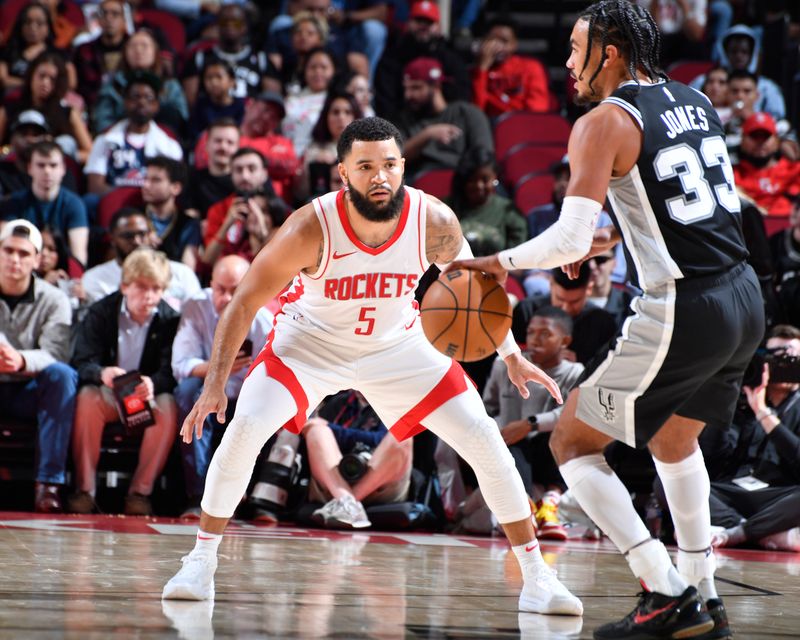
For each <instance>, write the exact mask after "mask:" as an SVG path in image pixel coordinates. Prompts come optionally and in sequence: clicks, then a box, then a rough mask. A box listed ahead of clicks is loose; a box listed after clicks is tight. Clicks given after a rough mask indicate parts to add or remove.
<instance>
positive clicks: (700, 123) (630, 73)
mask: <svg viewBox="0 0 800 640" xmlns="http://www.w3.org/2000/svg"><path fill="white" fill-rule="evenodd" d="M659 43H660V36H659V33H658V29H657V27H656V25H655V22H654V21H653V18H652V17H651V16H650V14H648V13H647V11H645V10H644V9H642V8H641V7H637V6H635V5H632V4H630V3H629V2H627V1H625V0H603V1H602V2H598V3H596V4H594V5H592V6H591V7H589V8H588V9H587V10H586V11H585V12H584V13H583V14H582V15H581V16H580V18H579V19H578V21H577V22H576V24H575V27H574V28H573V31H572V35H571V40H570V44H571V55H570V57H569V60H568V61H567V68H568V69H569V70H570V73H571V74H572V76H573V77H574V78H575V79H576V88H577V93H578V100H579V101H580V102H582V103H599V104H598V105H597V106H596V108H594V109H593V110H592V111H590V112H589V113H588V114H586V115H585V116H583V117H582V118H580V119H579V120H578V121H577V122H576V123H575V127H574V128H573V130H572V134H571V136H570V140H569V158H570V168H571V171H572V174H571V178H570V182H569V187H568V189H567V197H566V198H565V199H564V204H563V207H562V211H561V215H560V218H559V221H558V222H557V223H556V224H555V225H553V226H552V227H550V228H549V229H548V230H547V231H545V232H544V233H543V234H541V235H540V236H537V237H536V238H534V239H533V240H530V241H528V242H526V243H525V244H522V245H519V246H518V247H514V248H512V249H509V250H506V251H502V252H500V253H499V254H497V255H495V256H490V257H486V258H478V259H475V260H470V261H465V262H459V263H455V264H453V265H452V267H451V268H458V267H469V268H476V269H481V270H483V271H486V272H490V273H493V274H495V275H496V276H498V277H499V278H503V277H504V276H505V274H506V272H507V270H511V269H519V268H540V269H542V268H548V267H554V266H557V265H567V266H565V267H564V268H565V269H566V270H567V271H568V272H569V273H574V272H575V270H576V268H577V266H579V265H580V263H581V262H582V261H584V260H586V259H588V258H589V257H591V256H594V255H598V254H599V253H601V252H603V251H607V250H608V249H609V248H611V247H612V246H613V245H614V244H616V243H617V242H618V241H620V240H621V241H622V242H623V244H624V248H625V250H626V253H627V256H628V264H629V265H632V267H633V270H634V271H635V278H636V280H637V283H638V286H639V287H640V288H641V289H642V291H643V292H644V293H643V295H642V296H640V297H638V298H635V299H634V301H633V302H632V304H631V308H632V313H631V315H630V316H629V317H628V318H627V320H626V321H625V324H624V326H623V328H622V330H621V333H620V336H619V337H618V338H617V340H616V343H615V345H614V346H613V348H612V349H611V350H610V351H608V352H607V353H601V354H599V355H598V357H597V358H596V361H595V362H593V363H590V365H589V366H588V367H587V370H586V373H585V374H584V378H583V381H582V383H581V384H580V385H579V387H578V388H577V389H576V390H574V391H573V392H572V394H571V395H570V396H569V399H568V401H567V403H566V405H565V408H564V411H563V413H562V415H561V419H560V421H559V423H558V426H557V427H556V430H555V432H554V434H553V436H552V439H551V447H552V449H553V452H554V454H555V456H556V459H557V460H558V462H559V465H560V467H559V468H560V470H561V473H562V475H563V477H564V480H565V481H566V483H567V485H569V488H570V490H571V491H572V492H573V493H574V494H575V496H576V497H577V498H578V500H579V501H580V504H581V506H582V507H583V508H584V509H585V510H586V512H587V514H588V515H589V516H590V517H591V518H592V520H594V521H595V522H596V523H597V524H598V525H599V526H600V527H601V528H602V529H603V531H605V533H606V534H607V535H608V536H609V537H610V538H611V540H612V541H613V542H614V543H615V544H616V545H617V547H618V548H619V549H620V551H622V552H623V553H624V554H625V557H626V558H627V560H628V563H629V564H630V567H631V569H632V571H633V573H634V574H635V575H636V576H637V578H639V580H640V582H641V583H642V586H643V587H644V592H643V593H642V595H641V598H640V600H639V603H638V604H637V606H636V608H635V609H634V610H633V611H632V612H631V613H630V614H629V615H628V616H627V617H625V618H624V619H622V620H620V621H619V622H614V623H610V624H606V625H603V626H602V627H600V628H599V629H597V630H596V631H595V638H616V639H619V638H689V637H700V638H728V637H730V630H729V628H728V621H727V616H726V614H725V610H724V608H723V605H722V601H721V600H720V599H719V597H718V595H717V593H716V590H715V586H714V568H715V561H714V555H713V552H712V550H711V531H710V515H709V505H708V498H709V479H708V473H707V471H706V468H705V465H704V462H703V456H702V453H701V452H700V449H699V447H698V444H697V437H698V435H699V434H700V432H701V431H702V430H703V428H704V427H705V426H706V425H712V426H715V427H726V426H728V425H729V424H730V420H731V418H732V414H733V410H734V407H735V404H736V399H737V396H738V393H739V387H740V384H741V379H742V375H743V372H744V370H745V368H746V366H747V363H748V362H749V361H750V358H751V356H752V354H753V352H754V351H755V349H756V347H757V345H758V343H759V342H760V340H761V338H762V336H763V334H764V318H763V306H762V300H761V294H760V291H759V286H758V281H757V280H756V277H755V275H754V273H753V271H752V269H751V268H750V267H749V266H747V265H746V263H745V258H746V256H747V251H746V249H745V245H744V240H743V238H742V232H741V228H740V212H739V202H738V198H737V197H736V192H735V189H734V183H733V172H732V170H731V166H730V161H729V159H728V154H727V151H726V147H725V140H724V136H723V131H722V126H721V124H720V122H719V119H718V118H717V115H716V112H715V111H714V108H713V107H712V106H711V104H710V102H709V101H708V100H707V99H706V98H705V96H703V95H702V94H700V93H699V92H696V91H694V90H693V89H690V88H688V87H686V86H685V85H682V84H680V83H677V82H672V81H670V80H669V79H668V78H667V76H666V75H665V74H664V73H663V72H662V71H660V69H659V66H658V52H659ZM606 197H608V200H609V202H610V204H611V208H612V211H613V214H614V222H615V226H614V227H613V228H611V229H610V230H609V229H599V230H596V231H595V228H594V227H595V221H596V218H597V214H598V213H599V212H600V209H601V207H602V203H603V202H604V201H605V200H606ZM614 439H616V440H621V441H624V442H626V443H628V444H630V445H632V446H637V447H645V446H647V447H649V449H650V452H651V454H652V456H653V459H654V461H655V465H656V469H657V471H658V473H659V476H660V477H661V480H662V481H663V484H664V488H665V491H666V495H667V500H668V502H669V507H670V511H671V513H672V518H673V520H674V522H675V532H676V537H677V542H678V547H679V551H678V567H677V569H678V570H677V571H676V569H675V567H674V566H673V565H672V562H671V560H670V557H669V555H668V553H667V551H666V549H665V547H664V545H663V544H662V543H661V542H660V541H658V540H654V539H652V538H651V537H650V534H649V532H648V530H647V528H646V527H645V525H644V523H643V522H642V520H641V519H640V518H639V516H638V515H637V514H636V511H635V510H634V508H633V505H632V503H631V499H630V496H629V494H628V492H627V490H626V489H625V487H624V486H623V485H622V483H621V482H620V480H619V478H618V477H617V476H616V475H615V474H614V472H613V471H612V470H611V469H610V468H609V466H608V465H607V464H606V461H605V459H604V458H603V450H604V449H605V447H606V445H608V444H609V443H610V442H611V441H612V440H614Z"/></svg>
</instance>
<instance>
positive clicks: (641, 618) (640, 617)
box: [633, 601, 678, 624]
mask: <svg viewBox="0 0 800 640" xmlns="http://www.w3.org/2000/svg"><path fill="white" fill-rule="evenodd" d="M676 604H678V603H677V602H676V601H673V602H670V603H669V604H668V605H667V606H666V607H662V608H661V609H656V610H655V611H651V612H650V613H645V614H641V613H637V614H636V615H635V616H633V622H634V624H642V623H643V622H647V621H648V620H652V619H653V618H655V617H656V616H657V615H659V614H661V613H664V612H665V611H669V610H670V609H672V608H673V607H675V605H676Z"/></svg>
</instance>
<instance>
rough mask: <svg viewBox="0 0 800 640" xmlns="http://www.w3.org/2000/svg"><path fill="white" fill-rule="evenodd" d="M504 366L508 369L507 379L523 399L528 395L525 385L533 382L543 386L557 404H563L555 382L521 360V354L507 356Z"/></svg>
mask: <svg viewBox="0 0 800 640" xmlns="http://www.w3.org/2000/svg"><path fill="white" fill-rule="evenodd" d="M506 366H507V368H508V379H509V380H511V383H512V384H513V385H514V386H515V387H516V388H517V390H518V391H519V394H520V395H521V396H522V397H523V398H527V397H528V396H529V395H530V392H529V391H528V387H527V386H526V384H527V383H528V382H531V381H533V382H536V383H537V384H540V385H542V386H544V388H545V389H547V391H548V392H549V393H550V395H551V396H553V398H555V400H556V402H558V404H564V399H563V398H562V397H561V389H559V387H558V384H556V381H555V380H553V379H552V378H551V377H550V376H548V375H547V374H546V373H545V372H544V371H542V370H541V369H540V368H539V367H537V366H536V365H535V364H533V363H532V362H530V361H529V360H526V359H525V358H523V357H522V355H521V354H519V353H515V354H513V355H511V356H508V357H507V358H506Z"/></svg>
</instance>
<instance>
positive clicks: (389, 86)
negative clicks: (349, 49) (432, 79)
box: [373, 0, 472, 120]
mask: <svg viewBox="0 0 800 640" xmlns="http://www.w3.org/2000/svg"><path fill="white" fill-rule="evenodd" d="M439 21H440V15H439V6H438V5H437V4H436V3H435V2H432V1H431V0H422V1H421V2H415V3H414V4H412V5H411V9H410V11H409V15H408V22H407V23H406V28H405V31H404V32H403V33H402V35H401V36H400V37H399V38H396V39H395V40H394V42H391V41H390V42H389V43H388V44H387V45H386V49H385V51H384V52H383V56H382V57H381V60H380V62H379V63H378V69H377V71H376V73H375V79H374V81H373V86H374V88H375V111H376V112H377V113H378V114H380V115H381V116H383V117H385V118H389V119H391V120H394V119H395V116H396V115H397V113H398V111H399V110H400V108H401V106H402V103H403V68H404V67H405V66H406V65H407V64H408V63H409V62H411V61H412V60H413V59H414V58H418V57H420V56H425V57H426V58H435V59H436V60H438V61H439V62H440V63H441V65H442V71H443V74H444V77H445V78H448V80H449V81H448V82H446V83H444V84H443V85H442V93H443V94H444V97H445V100H447V101H448V102H453V101H455V100H465V101H467V102H469V101H470V100H471V98H472V91H471V88H470V79H469V73H468V72H467V66H466V65H465V64H464V61H463V59H462V58H461V56H460V55H459V54H458V53H457V52H456V51H455V50H454V49H453V47H451V46H450V43H449V42H448V41H447V39H446V38H445V37H444V36H443V35H442V28H441V25H440V23H439Z"/></svg>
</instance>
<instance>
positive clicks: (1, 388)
mask: <svg viewBox="0 0 800 640" xmlns="http://www.w3.org/2000/svg"><path fill="white" fill-rule="evenodd" d="M77 393H78V373H77V372H76V371H75V370H74V369H73V368H72V367H70V366H69V365H66V364H64V363H63V362H56V363H54V364H51V365H50V366H49V367H46V368H45V369H43V370H42V371H40V372H39V373H38V374H36V376H34V377H33V378H31V379H30V380H28V381H22V382H3V383H0V406H1V407H3V409H4V413H7V414H8V415H11V416H13V417H15V418H19V419H22V420H36V422H37V424H38V428H39V432H38V441H37V445H36V481H37V482H46V483H49V484H64V482H65V477H64V476H65V471H66V465H67V453H68V452H69V438H70V435H71V433H72V422H73V420H74V418H75V398H76V397H77Z"/></svg>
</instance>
